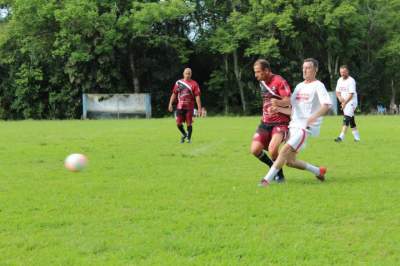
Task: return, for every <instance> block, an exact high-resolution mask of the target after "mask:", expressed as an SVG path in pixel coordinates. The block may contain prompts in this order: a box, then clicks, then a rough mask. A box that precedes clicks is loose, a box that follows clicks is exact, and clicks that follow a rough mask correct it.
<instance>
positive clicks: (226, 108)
mask: <svg viewBox="0 0 400 266" xmlns="http://www.w3.org/2000/svg"><path fill="white" fill-rule="evenodd" d="M224 65H225V86H224V113H225V115H228V114H229V92H228V88H229V79H228V71H229V68H228V55H226V54H225V55H224Z"/></svg>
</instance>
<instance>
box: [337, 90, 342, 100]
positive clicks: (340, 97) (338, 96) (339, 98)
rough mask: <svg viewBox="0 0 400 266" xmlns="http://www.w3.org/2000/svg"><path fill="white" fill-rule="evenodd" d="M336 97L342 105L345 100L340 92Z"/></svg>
mask: <svg viewBox="0 0 400 266" xmlns="http://www.w3.org/2000/svg"><path fill="white" fill-rule="evenodd" d="M336 97H337V98H338V100H339V102H340V103H343V98H342V96H340V92H339V91H337V92H336Z"/></svg>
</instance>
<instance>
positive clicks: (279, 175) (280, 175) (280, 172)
mask: <svg viewBox="0 0 400 266" xmlns="http://www.w3.org/2000/svg"><path fill="white" fill-rule="evenodd" d="M276 176H277V177H278V178H279V179H281V178H285V176H284V175H283V170H282V168H281V170H279V172H278V173H277V174H276Z"/></svg>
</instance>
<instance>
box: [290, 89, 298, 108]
mask: <svg viewBox="0 0 400 266" xmlns="http://www.w3.org/2000/svg"><path fill="white" fill-rule="evenodd" d="M299 85H300V84H297V86H296V88H294V91H293V93H292V95H290V105H292V106H293V105H294V103H295V102H296V94H297V90H298V89H299Z"/></svg>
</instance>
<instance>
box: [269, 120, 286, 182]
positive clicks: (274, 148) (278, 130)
mask: <svg viewBox="0 0 400 266" xmlns="http://www.w3.org/2000/svg"><path fill="white" fill-rule="evenodd" d="M286 132H287V126H276V127H274V128H273V130H272V138H271V141H270V142H269V145H268V153H269V155H270V156H271V159H272V160H273V161H275V160H276V159H277V158H278V154H279V146H280V145H281V143H282V142H283V140H284V138H285V135H286ZM275 180H276V181H278V182H284V181H285V176H284V174H283V170H282V168H281V169H280V170H279V172H278V174H277V176H276V177H275Z"/></svg>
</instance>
